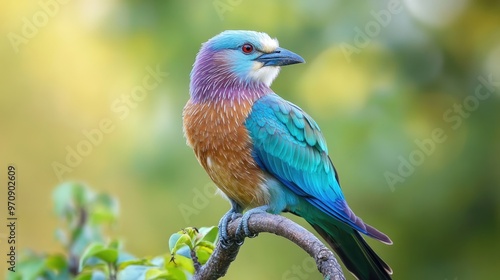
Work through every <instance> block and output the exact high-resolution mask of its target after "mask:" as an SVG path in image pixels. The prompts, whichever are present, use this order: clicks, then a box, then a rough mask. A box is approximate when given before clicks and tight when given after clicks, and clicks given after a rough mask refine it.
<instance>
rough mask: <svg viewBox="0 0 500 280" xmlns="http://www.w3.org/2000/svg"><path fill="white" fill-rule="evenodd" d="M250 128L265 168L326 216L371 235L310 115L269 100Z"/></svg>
mask: <svg viewBox="0 0 500 280" xmlns="http://www.w3.org/2000/svg"><path fill="white" fill-rule="evenodd" d="M245 126H246V128H247V129H248V131H249V134H250V137H251V139H252V142H253V151H252V152H253V154H252V156H253V157H254V159H255V161H256V162H257V164H258V165H259V166H260V168H262V169H263V170H265V171H267V172H268V173H270V174H272V175H273V176H275V177H276V178H277V179H278V180H279V181H280V182H281V183H282V184H284V185H285V186H286V187H288V188H289V189H291V190H292V191H293V192H294V193H295V194H296V195H298V196H301V197H303V198H305V199H306V200H307V201H308V202H309V203H311V204H312V205H314V206H315V207H317V208H318V209H320V210H321V211H323V212H324V213H327V214H328V215H330V216H332V217H335V218H336V219H338V220H340V221H342V222H344V223H346V224H348V225H350V226H351V227H353V228H354V229H356V230H358V231H360V232H362V233H365V234H368V235H371V234H370V233H369V231H370V229H369V228H368V229H367V225H365V224H364V223H363V221H362V220H361V219H359V218H358V217H357V216H356V215H355V214H354V213H353V212H352V210H351V209H350V208H349V206H348V205H347V203H346V201H345V199H344V195H343V194H342V190H341V188H340V184H339V179H338V176H337V173H336V170H335V168H334V166H333V164H332V162H331V160H330V158H329V156H328V148H327V145H326V141H325V139H324V137H323V134H322V133H321V130H320V128H319V126H318V125H317V124H316V122H315V121H314V120H313V119H312V118H311V117H310V116H309V115H307V114H306V113H305V112H304V111H302V109H300V108H299V107H298V106H296V105H294V104H292V103H290V102H288V101H286V100H284V99H282V98H281V97H279V96H278V95H276V94H269V95H266V96H264V97H262V98H260V99H259V100H257V101H256V102H255V103H254V105H253V108H252V112H251V113H250V115H249V116H248V118H247V119H246V122H245Z"/></svg>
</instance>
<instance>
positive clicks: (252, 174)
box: [183, 100, 269, 208]
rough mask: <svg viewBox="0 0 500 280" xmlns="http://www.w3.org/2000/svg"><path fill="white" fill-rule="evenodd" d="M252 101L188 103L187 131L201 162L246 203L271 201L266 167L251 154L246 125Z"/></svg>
mask: <svg viewBox="0 0 500 280" xmlns="http://www.w3.org/2000/svg"><path fill="white" fill-rule="evenodd" d="M250 110H251V104H250V103H249V102H242V103H239V104H238V103H231V102H229V101H226V102H222V103H217V104H213V103H204V104H195V103H192V102H191V100H190V101H188V103H187V104H186V106H185V107H184V112H183V119H184V133H185V135H186V138H187V142H188V145H189V146H191V147H192V148H193V150H194V152H195V154H196V157H197V158H198V161H199V162H200V164H201V165H202V166H203V168H205V170H206V172H207V173H208V175H209V176H210V178H211V179H212V180H213V181H214V182H215V184H216V185H217V186H218V187H219V189H221V190H222V192H224V194H226V195H227V196H228V197H229V198H231V199H233V200H235V201H236V202H237V203H238V204H240V205H241V206H243V207H245V208H246V207H256V206H260V205H264V204H267V202H268V200H269V193H268V192H267V189H266V188H265V187H263V185H262V182H263V180H264V173H263V171H262V170H261V169H260V168H259V167H258V166H257V164H256V163H255V161H254V160H253V158H252V155H251V145H252V144H251V140H250V136H249V135H248V131H247V129H246V128H245V125H244V123H245V119H246V117H247V116H248V114H249V113H250Z"/></svg>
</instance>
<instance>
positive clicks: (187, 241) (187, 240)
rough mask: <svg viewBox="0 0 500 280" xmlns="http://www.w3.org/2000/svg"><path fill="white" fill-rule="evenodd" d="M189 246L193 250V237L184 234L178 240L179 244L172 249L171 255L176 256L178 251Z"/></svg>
mask: <svg viewBox="0 0 500 280" xmlns="http://www.w3.org/2000/svg"><path fill="white" fill-rule="evenodd" d="M184 246H188V247H189V248H190V249H191V248H192V240H191V237H190V236H189V235H188V234H182V235H181V236H180V237H179V238H178V239H177V242H175V245H174V248H173V249H172V251H171V253H172V254H175V253H176V252H177V250H179V249H180V248H182V247H184Z"/></svg>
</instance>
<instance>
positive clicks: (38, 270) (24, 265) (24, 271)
mask: <svg viewBox="0 0 500 280" xmlns="http://www.w3.org/2000/svg"><path fill="white" fill-rule="evenodd" d="M44 270H45V260H44V259H43V258H42V257H40V256H37V255H34V254H32V255H29V256H28V257H27V258H26V259H23V260H21V261H20V262H19V263H18V265H17V267H16V273H19V274H21V275H22V279H36V278H38V276H40V275H41V274H42V273H43V271H44ZM9 274H11V273H10V272H9Z"/></svg>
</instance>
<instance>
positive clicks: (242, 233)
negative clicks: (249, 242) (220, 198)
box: [235, 205, 268, 240]
mask: <svg viewBox="0 0 500 280" xmlns="http://www.w3.org/2000/svg"><path fill="white" fill-rule="evenodd" d="M267 210H268V206H266V205H265V206H259V207H256V208H253V209H250V210H248V211H247V212H245V214H243V216H242V217H241V222H240V224H239V225H238V228H237V229H236V234H235V235H236V236H237V239H241V240H244V239H245V237H248V238H254V237H257V236H258V235H259V234H258V233H252V232H251V231H250V229H249V227H248V220H249V219H250V217H251V216H252V215H254V214H258V213H267Z"/></svg>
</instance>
